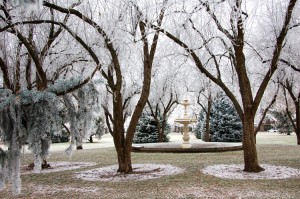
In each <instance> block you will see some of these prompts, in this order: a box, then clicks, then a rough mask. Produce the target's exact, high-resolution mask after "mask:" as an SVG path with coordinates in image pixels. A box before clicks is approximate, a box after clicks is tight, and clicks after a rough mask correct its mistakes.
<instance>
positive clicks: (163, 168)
mask: <svg viewBox="0 0 300 199" xmlns="http://www.w3.org/2000/svg"><path fill="white" fill-rule="evenodd" d="M132 168H133V173H131V174H121V173H118V172H117V169H118V166H117V165H111V166H108V167H103V168H97V169H91V170H87V171H82V172H77V173H75V178H80V179H82V180H86V181H104V182H107V181H110V182H126V181H143V180H149V179H155V178H160V177H162V176H168V175H175V174H179V173H183V172H184V171H185V169H182V168H178V167H174V166H172V165H162V164H133V165H132Z"/></svg>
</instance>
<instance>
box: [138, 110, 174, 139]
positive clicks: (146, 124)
mask: <svg viewBox="0 0 300 199" xmlns="http://www.w3.org/2000/svg"><path fill="white" fill-rule="evenodd" d="M159 122H160V123H162V122H163V120H162V118H160V120H159ZM157 126H158V125H157V121H156V119H154V117H153V116H152V115H151V114H149V113H145V112H144V113H143V114H142V116H141V117H140V119H139V122H138V124H137V128H136V130H137V132H136V133H135V134H134V138H133V143H157V142H168V141H169V137H168V136H167V135H168V133H170V125H168V124H166V125H165V127H164V131H163V132H164V134H163V140H162V141H161V140H160V138H159V137H160V136H159V133H158V128H157Z"/></svg>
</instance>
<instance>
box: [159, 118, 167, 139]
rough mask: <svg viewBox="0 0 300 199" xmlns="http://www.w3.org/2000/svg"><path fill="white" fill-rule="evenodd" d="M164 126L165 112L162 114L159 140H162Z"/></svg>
mask: <svg viewBox="0 0 300 199" xmlns="http://www.w3.org/2000/svg"><path fill="white" fill-rule="evenodd" d="M165 127H166V116H165V114H163V118H162V125H161V127H160V128H161V130H160V136H159V142H163V141H164V134H165Z"/></svg>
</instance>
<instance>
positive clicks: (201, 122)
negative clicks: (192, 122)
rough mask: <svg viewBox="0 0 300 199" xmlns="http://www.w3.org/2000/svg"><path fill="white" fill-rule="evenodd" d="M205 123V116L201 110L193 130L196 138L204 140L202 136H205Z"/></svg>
mask: <svg viewBox="0 0 300 199" xmlns="http://www.w3.org/2000/svg"><path fill="white" fill-rule="evenodd" d="M205 121H206V114H205V111H204V110H203V109H202V110H201V111H200V113H199V115H198V121H197V124H196V128H194V130H193V131H194V134H195V136H196V138H198V139H202V140H205V139H204V135H205V134H206V133H205V132H206V128H205ZM202 136H203V137H202Z"/></svg>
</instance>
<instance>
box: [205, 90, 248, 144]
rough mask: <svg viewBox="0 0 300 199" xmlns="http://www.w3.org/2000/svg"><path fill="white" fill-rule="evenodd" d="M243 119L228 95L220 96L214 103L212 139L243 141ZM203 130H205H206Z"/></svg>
mask: <svg viewBox="0 0 300 199" xmlns="http://www.w3.org/2000/svg"><path fill="white" fill-rule="evenodd" d="M242 129H243V126H242V121H241V119H240V118H239V116H238V114H237V112H236V110H235V107H234V106H233V104H232V103H231V101H230V100H229V99H228V98H227V97H226V96H223V95H222V96H220V97H219V98H217V99H216V100H215V101H214V102H213V105H212V110H211V118H210V139H211V141H212V142H241V141H242ZM202 132H205V131H204V130H203V131H202Z"/></svg>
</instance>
